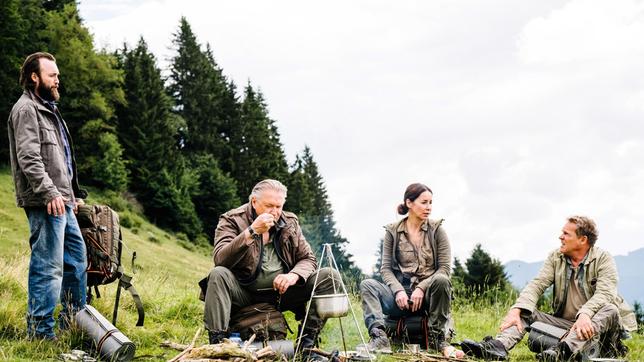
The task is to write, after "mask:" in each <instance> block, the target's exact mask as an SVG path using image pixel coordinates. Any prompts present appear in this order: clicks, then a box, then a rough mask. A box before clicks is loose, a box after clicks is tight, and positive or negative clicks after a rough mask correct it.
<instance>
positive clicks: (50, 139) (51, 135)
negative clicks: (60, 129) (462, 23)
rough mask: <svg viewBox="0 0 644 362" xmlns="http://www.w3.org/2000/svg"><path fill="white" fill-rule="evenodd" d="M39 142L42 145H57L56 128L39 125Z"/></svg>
mask: <svg viewBox="0 0 644 362" xmlns="http://www.w3.org/2000/svg"><path fill="white" fill-rule="evenodd" d="M40 144H42V145H52V146H57V145H58V138H57V137H56V130H55V129H50V128H45V127H41V128H40Z"/></svg>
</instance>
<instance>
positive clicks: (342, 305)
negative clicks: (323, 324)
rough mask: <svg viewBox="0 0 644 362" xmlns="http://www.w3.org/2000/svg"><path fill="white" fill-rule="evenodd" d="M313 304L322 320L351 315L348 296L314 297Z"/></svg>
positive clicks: (329, 295) (328, 295)
mask: <svg viewBox="0 0 644 362" xmlns="http://www.w3.org/2000/svg"><path fill="white" fill-rule="evenodd" d="M313 303H315V310H316V311H317V313H318V316H319V317H320V318H336V317H344V316H345V315H347V314H348V313H349V298H348V296H347V295H346V294H327V295H314V296H313Z"/></svg>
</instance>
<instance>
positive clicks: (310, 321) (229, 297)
mask: <svg viewBox="0 0 644 362" xmlns="http://www.w3.org/2000/svg"><path fill="white" fill-rule="evenodd" d="M314 282H315V274H313V275H311V276H310V277H309V278H308V280H307V281H306V283H304V284H303V285H297V284H296V285H292V286H290V287H289V288H288V289H287V290H286V293H284V294H283V295H281V296H280V295H279V294H278V293H277V292H275V291H267V292H263V291H262V292H258V291H254V290H249V289H247V288H245V287H244V286H242V285H240V284H239V282H238V281H237V278H236V277H235V275H234V274H233V272H231V271H230V270H229V269H228V268H225V267H223V266H216V267H214V268H213V269H212V270H211V271H210V275H209V276H208V289H207V290H206V297H205V302H206V305H205V308H204V324H205V327H206V329H207V330H209V331H211V332H215V331H226V330H228V323H229V322H230V317H231V314H232V313H234V312H236V311H237V310H239V309H240V308H243V307H245V306H248V305H251V304H254V303H260V302H266V303H270V304H273V305H275V306H276V308H277V309H278V310H280V311H284V310H290V311H293V312H295V313H296V317H298V313H302V312H303V311H304V307H305V306H306V303H307V302H308V301H309V299H310V298H311V292H312V291H313V283H314ZM334 282H335V286H336V289H337V290H338V291H340V289H341V284H340V275H339V274H338V272H337V271H336V270H334V269H331V268H322V269H320V276H319V277H318V282H317V283H318V285H317V288H316V291H315V294H316V295H325V294H332V293H333V283H334ZM303 317H304V315H303V314H301V318H303ZM324 322H325V321H324V320H322V319H320V318H319V317H318V315H317V313H316V312H315V305H314V304H313V303H311V309H310V310H309V316H308V318H307V322H306V326H305V327H304V329H305V333H311V334H313V335H314V336H317V334H318V333H319V332H320V330H321V329H322V327H323V326H324Z"/></svg>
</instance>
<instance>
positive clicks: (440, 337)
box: [427, 331, 450, 353]
mask: <svg viewBox="0 0 644 362" xmlns="http://www.w3.org/2000/svg"><path fill="white" fill-rule="evenodd" d="M428 337H429V340H428V342H429V345H428V346H427V347H428V348H431V349H433V350H435V351H438V352H440V353H442V351H443V349H444V348H445V347H448V346H449V345H450V344H449V343H448V342H446V341H445V333H444V332H443V331H431V332H429V336H428Z"/></svg>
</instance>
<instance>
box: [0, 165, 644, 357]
mask: <svg viewBox="0 0 644 362" xmlns="http://www.w3.org/2000/svg"><path fill="white" fill-rule="evenodd" d="M92 196H93V198H90V200H89V202H92V201H100V202H106V203H108V204H112V205H113V206H114V207H116V208H118V209H120V215H121V217H122V218H125V219H127V221H126V222H125V223H126V224H127V225H128V227H127V228H125V227H124V229H123V237H124V240H125V242H126V244H127V248H126V249H125V250H124V256H123V262H124V264H125V267H126V272H128V273H130V274H131V273H132V270H131V266H130V263H129V260H130V253H131V251H133V250H136V252H137V256H138V258H137V262H136V263H137V266H138V268H137V269H138V270H137V272H136V274H134V279H133V283H134V285H135V286H136V288H137V289H138V291H139V293H140V295H141V298H142V300H143V302H144V305H145V311H146V320H145V326H144V327H136V326H135V323H136V318H137V314H136V308H135V306H134V304H133V302H132V299H131V298H130V296H129V294H128V293H124V294H122V295H121V307H120V309H119V319H118V325H117V327H118V328H119V329H120V330H121V331H122V332H123V333H124V334H125V335H126V336H128V337H129V338H130V339H131V340H132V341H133V342H134V343H135V344H136V347H137V357H138V358H137V360H142V361H164V360H168V359H170V358H172V357H173V356H175V355H176V354H177V352H176V351H174V350H169V349H165V348H161V347H159V343H161V342H162V341H164V340H170V341H173V342H177V343H186V344H187V343H189V342H190V340H191V339H192V337H193V336H194V334H195V332H196V331H197V329H198V328H199V327H201V326H202V324H203V322H202V316H203V303H202V302H201V301H199V300H198V298H197V297H198V292H199V290H198V286H197V282H198V281H199V280H200V279H201V278H202V277H204V276H205V275H206V274H207V273H208V271H209V270H210V268H211V266H212V259H211V257H210V250H209V249H204V248H203V247H202V248H200V247H195V246H193V245H191V244H189V243H188V242H186V240H185V238H184V237H183V236H181V235H179V237H177V236H176V235H173V234H172V233H169V232H167V231H164V230H161V229H159V228H157V227H155V226H154V225H152V224H150V223H149V222H148V221H147V220H146V219H145V218H144V217H142V216H141V215H140V212H139V208H138V207H134V206H132V205H130V204H127V203H124V201H123V200H124V199H123V198H121V197H120V196H118V195H110V194H102V193H98V192H93V193H92ZM28 235H29V231H28V226H27V218H26V216H25V214H24V211H23V210H22V209H19V208H17V207H16V206H15V199H14V194H13V186H12V180H11V175H10V173H9V171H7V170H6V169H4V170H2V169H0V301H2V302H1V303H0V360H3V361H4V360H9V361H42V360H54V359H55V358H56V357H57V356H58V355H59V354H60V353H62V352H69V351H71V350H72V349H75V348H83V347H84V346H83V341H82V338H81V337H80V336H79V334H78V333H73V332H64V333H62V334H60V335H59V337H60V341H59V342H57V343H51V342H31V341H29V340H27V339H26V335H25V328H26V326H25V318H24V317H25V313H26V300H27V297H26V294H27V290H26V285H27V268H28V264H29V243H28ZM115 290H116V283H114V284H111V285H108V286H104V287H102V288H101V293H102V298H101V299H98V300H95V301H94V302H93V305H94V306H95V307H96V308H97V309H98V310H99V311H100V312H101V313H103V315H105V316H106V317H107V318H108V319H110V320H111V315H112V308H113V301H114V293H115ZM509 305H510V302H508V301H507V298H499V301H497V302H494V303H482V302H472V301H467V300H464V299H463V298H457V299H456V300H455V303H454V310H453V313H454V319H455V323H456V331H457V336H456V340H460V339H462V338H466V337H467V338H471V339H476V340H478V339H481V338H482V337H483V336H485V335H488V334H494V332H495V331H496V329H497V328H498V324H499V322H500V320H501V319H502V318H503V316H504V315H505V313H506V311H507V310H508V307H509ZM352 306H353V309H354V312H355V315H356V317H357V319H358V327H357V328H356V325H355V323H354V321H353V319H352V318H351V314H350V315H349V316H347V317H344V318H342V320H341V321H342V327H343V328H342V330H343V331H344V335H345V341H346V344H347V348H349V349H353V348H354V347H355V345H356V344H358V343H360V336H359V332H361V333H362V335H363V336H364V337H365V338H367V335H366V330H365V328H364V326H363V323H362V310H361V306H360V302H359V300H358V299H357V298H352ZM287 319H288V320H289V324H290V326H291V328H292V329H294V330H297V323H296V322H295V321H294V320H293V315H292V314H291V313H287ZM290 338H294V336H293V335H290ZM206 342H207V335H206V334H204V333H202V335H201V337H200V339H199V340H198V343H201V344H204V343H206ZM627 345H628V346H629V347H630V349H631V352H630V353H629V356H628V359H629V360H631V361H638V360H644V339H643V337H642V336H641V335H635V336H634V338H633V339H631V340H629V341H627ZM321 347H322V348H323V349H326V350H331V349H340V350H341V349H342V333H341V329H340V320H339V319H332V320H330V321H329V322H328V324H327V326H326V328H325V329H324V331H323V333H322V346H321ZM85 350H87V348H85ZM511 358H512V359H513V360H533V359H534V357H533V354H532V353H531V352H530V351H529V350H528V348H527V346H526V343H525V341H524V342H522V343H520V344H519V345H518V346H517V347H516V348H515V349H514V350H513V351H512V352H511ZM380 360H384V361H397V359H396V358H393V357H386V356H381V357H380Z"/></svg>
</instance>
